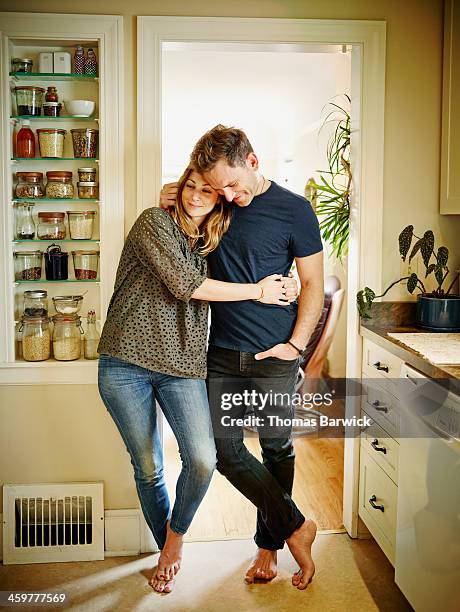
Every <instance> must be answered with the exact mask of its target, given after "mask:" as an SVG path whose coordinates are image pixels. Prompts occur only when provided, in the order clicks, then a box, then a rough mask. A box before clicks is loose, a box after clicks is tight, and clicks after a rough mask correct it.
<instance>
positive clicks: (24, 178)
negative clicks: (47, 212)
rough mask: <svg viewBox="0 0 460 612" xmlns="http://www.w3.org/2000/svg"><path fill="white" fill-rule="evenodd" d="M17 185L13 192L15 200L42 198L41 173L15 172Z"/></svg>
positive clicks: (43, 191) (43, 190)
mask: <svg viewBox="0 0 460 612" xmlns="http://www.w3.org/2000/svg"><path fill="white" fill-rule="evenodd" d="M16 177H17V179H18V183H17V185H16V187H15V190H14V195H15V196H16V197H17V198H44V197H45V187H44V185H43V172H16Z"/></svg>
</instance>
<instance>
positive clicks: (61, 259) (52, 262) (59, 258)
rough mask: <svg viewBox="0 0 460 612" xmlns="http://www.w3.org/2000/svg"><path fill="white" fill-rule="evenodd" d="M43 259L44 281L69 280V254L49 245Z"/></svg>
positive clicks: (57, 246) (56, 245)
mask: <svg viewBox="0 0 460 612" xmlns="http://www.w3.org/2000/svg"><path fill="white" fill-rule="evenodd" d="M44 257H45V274H46V280H52V281H57V280H59V281H61V280H67V279H68V278H69V272H68V270H69V259H68V258H69V254H68V253H67V252H66V251H63V250H62V249H61V247H60V246H59V245H58V244H50V245H49V247H48V248H47V249H46V252H45V254H44Z"/></svg>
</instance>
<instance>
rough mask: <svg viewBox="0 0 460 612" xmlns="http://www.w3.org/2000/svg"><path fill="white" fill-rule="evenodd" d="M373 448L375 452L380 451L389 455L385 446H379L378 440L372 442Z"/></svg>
mask: <svg viewBox="0 0 460 612" xmlns="http://www.w3.org/2000/svg"><path fill="white" fill-rule="evenodd" d="M371 446H372V448H373V449H374V450H376V451H378V452H379V453H383V454H384V455H386V454H387V449H386V448H385V447H384V446H379V441H378V440H377V438H374V439H373V440H372V442H371Z"/></svg>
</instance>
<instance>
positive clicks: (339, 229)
mask: <svg viewBox="0 0 460 612" xmlns="http://www.w3.org/2000/svg"><path fill="white" fill-rule="evenodd" d="M344 98H345V99H346V103H347V104H346V105H347V106H349V104H350V97H349V96H347V95H346V94H344ZM327 108H329V112H328V114H327V116H326V118H325V120H324V123H323V126H322V127H324V126H325V125H327V124H330V123H335V124H336V127H335V130H334V132H333V133H332V135H331V137H330V139H329V141H328V144H327V161H328V166H329V169H328V170H320V171H319V172H321V174H320V177H319V182H317V181H315V183H314V188H315V190H316V193H315V196H316V198H317V203H316V207H315V210H316V214H317V215H318V217H319V227H320V229H321V235H322V237H323V238H324V240H325V241H326V242H327V243H328V244H329V245H331V247H332V253H331V254H332V255H335V256H336V257H337V259H339V260H340V261H342V259H343V257H345V256H346V255H347V253H348V237H349V226H350V189H351V182H352V173H351V168H350V133H351V127H350V113H349V112H348V110H346V108H343V107H342V106H340V105H339V104H335V103H334V102H330V103H329V104H328V105H327ZM307 187H309V188H310V189H311V187H312V184H311V179H310V181H309V183H307Z"/></svg>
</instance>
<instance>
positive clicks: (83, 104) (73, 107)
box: [65, 100, 96, 117]
mask: <svg viewBox="0 0 460 612" xmlns="http://www.w3.org/2000/svg"><path fill="white" fill-rule="evenodd" d="M95 106H96V103H95V102H92V101H91V100H67V101H66V102H65V107H66V110H67V114H68V115H74V116H75V117H90V116H91V115H92V114H93V113H94V107H95Z"/></svg>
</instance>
